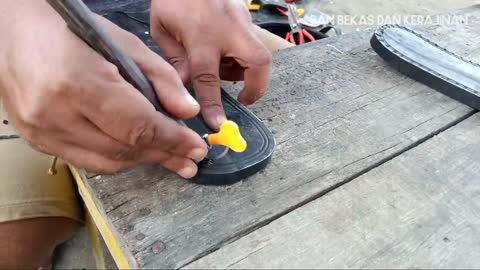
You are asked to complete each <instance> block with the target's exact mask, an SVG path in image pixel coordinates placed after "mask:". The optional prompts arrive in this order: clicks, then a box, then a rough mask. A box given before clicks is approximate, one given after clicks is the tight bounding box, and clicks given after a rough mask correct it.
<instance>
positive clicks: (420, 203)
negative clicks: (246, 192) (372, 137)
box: [188, 114, 480, 269]
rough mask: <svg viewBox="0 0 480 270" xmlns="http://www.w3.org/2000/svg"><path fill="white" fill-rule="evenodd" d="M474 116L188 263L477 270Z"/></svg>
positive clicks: (479, 126) (479, 219) (478, 161)
mask: <svg viewBox="0 0 480 270" xmlns="http://www.w3.org/2000/svg"><path fill="white" fill-rule="evenodd" d="M479 134H480V114H476V115H475V116H473V117H471V118H469V119H467V120H466V121H463V122H462V123H460V124H459V125H457V126H455V127H453V128H451V129H449V130H447V131H445V132H444V133H441V134H440V135H439V136H437V137H435V138H433V139H431V140H428V141H427V142H426V143H424V144H422V145H420V146H418V147H416V148H414V149H413V150H411V151H408V152H406V153H404V154H402V155H401V156H399V157H397V158H395V159H393V160H391V161H389V162H387V163H385V164H383V165H382V166H380V167H378V168H376V169H374V170H372V171H370V172H369V173H367V174H365V175H363V176H361V177H359V178H358V179H355V181H352V182H350V183H348V184H346V185H344V186H342V187H340V188H338V189H336V190H334V191H332V192H331V193H329V194H327V195H326V196H323V197H321V198H319V199H318V200H316V201H314V202H312V203H310V204H308V205H305V206H303V207H301V208H299V209H297V210H295V211H293V212H291V213H290V214H288V215H286V216H284V217H282V218H280V219H278V220H276V221H274V222H272V223H271V224H269V225H267V226H265V227H263V228H261V229H259V230H257V231H255V232H253V233H251V234H249V235H247V236H246V237H244V238H242V239H240V240H238V241H236V242H234V243H232V244H230V245H228V246H225V247H224V248H222V249H220V250H219V251H217V252H215V253H212V254H211V255H208V256H207V257H205V258H203V259H201V260H199V261H197V262H195V263H193V264H191V265H189V266H188V268H192V269H212V268H221V269H224V268H236V269H246V268H254V269H258V268H269V269H275V268H303V269H310V268H327V269H338V268H367V269H372V268H382V269H390V268H395V269H411V268H414V269H438V268H442V269H453V268H455V269H459V268H461V269H478V268H480V136H479Z"/></svg>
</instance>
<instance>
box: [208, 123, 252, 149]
mask: <svg viewBox="0 0 480 270" xmlns="http://www.w3.org/2000/svg"><path fill="white" fill-rule="evenodd" d="M207 140H208V143H209V144H210V145H223V146H226V147H228V148H230V149H232V150H233V151H235V152H244V151H245V150H246V149H247V141H245V139H244V138H243V137H242V134H240V129H239V128H238V125H237V124H236V123H235V122H233V121H230V120H227V121H225V122H223V124H222V125H221V126H220V132H218V133H214V134H210V135H208V138H207Z"/></svg>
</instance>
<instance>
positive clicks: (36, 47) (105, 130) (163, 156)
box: [0, 1, 207, 178]
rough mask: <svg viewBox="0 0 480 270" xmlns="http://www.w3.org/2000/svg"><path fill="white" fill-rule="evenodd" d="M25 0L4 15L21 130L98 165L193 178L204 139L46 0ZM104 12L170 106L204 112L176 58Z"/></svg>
mask: <svg viewBox="0 0 480 270" xmlns="http://www.w3.org/2000/svg"><path fill="white" fill-rule="evenodd" d="M12 2H15V1H12ZM19 2H22V1H19ZM22 3H23V4H24V6H23V7H22V12H24V13H23V14H22V16H18V17H17V18H16V20H12V23H13V24H9V25H5V24H6V23H5V21H4V22H3V23H5V24H3V23H2V22H0V28H2V29H1V30H2V32H3V33H0V35H5V36H4V38H2V44H0V74H1V75H0V94H1V95H2V97H3V98H4V102H5V107H6V109H7V111H8V113H9V116H10V118H11V120H12V122H13V124H14V126H15V127H16V128H17V130H18V131H19V132H20V134H21V135H22V136H23V137H24V138H25V139H26V140H27V141H28V142H29V143H30V144H31V145H32V146H33V147H34V148H36V149H37V150H39V151H42V152H45V153H48V154H52V155H55V156H58V157H60V158H63V159H65V160H66V161H68V162H71V163H72V164H74V165H76V166H79V167H82V168H85V169H87V170H90V171H94V172H102V173H111V172H117V171H119V170H122V169H125V168H127V167H130V166H133V165H136V164H139V163H159V164H161V165H163V166H164V167H166V168H168V169H170V170H172V171H174V172H176V173H178V174H179V175H181V176H183V177H185V178H191V177H193V176H194V175H195V174H196V172H197V165H196V164H195V162H194V161H193V160H197V161H198V160H201V159H203V158H204V157H205V155H206V153H207V146H206V144H205V142H204V141H203V140H202V138H201V137H200V136H199V135H198V134H196V133H195V132H193V131H192V130H190V129H188V128H186V127H182V126H180V125H179V124H177V123H176V122H175V121H174V120H172V119H170V118H167V117H165V116H163V115H161V114H160V113H158V112H156V111H155V109H154V107H153V106H152V105H151V104H150V103H149V102H148V101H147V99H146V98H145V97H143V96H142V95H141V94H140V93H139V92H138V91H137V90H136V89H134V88H133V87H132V86H131V85H130V84H128V83H127V82H126V81H125V80H124V79H123V78H122V77H121V76H120V74H119V72H118V69H117V68H116V67H115V66H114V65H112V64H111V63H109V62H107V61H106V60H105V59H104V58H103V57H101V56H100V55H99V54H97V53H96V52H95V51H93V50H92V49H91V48H90V47H88V46H87V45H86V44H85V43H84V42H83V41H81V40H80V39H79V38H78V37H76V36H75V35H74V34H73V33H72V32H71V31H70V30H69V29H68V28H67V26H66V24H65V23H64V22H63V20H62V19H61V18H60V16H58V15H57V14H56V13H55V12H54V11H53V9H51V8H50V7H49V6H48V5H47V4H46V3H45V1H23V2H22ZM0 11H1V10H0ZM98 19H99V20H100V21H101V23H102V24H103V25H104V26H105V27H106V28H107V29H108V32H109V33H110V34H111V35H112V36H113V38H114V39H115V40H116V41H117V42H118V44H119V45H120V46H121V47H122V48H123V49H124V50H125V52H126V53H127V54H129V55H130V56H131V57H132V58H133V59H134V61H135V62H136V63H137V64H138V65H139V66H140V68H141V69H142V70H143V71H144V73H145V74H146V76H147V77H148V78H149V79H150V80H151V81H152V83H153V85H154V87H155V90H156V92H157V95H158V97H159V99H160V101H161V102H162V104H163V106H164V107H165V108H166V110H168V111H169V112H170V113H171V114H172V115H174V116H176V117H178V118H189V117H192V116H194V115H196V114H197V113H198V112H199V110H200V108H199V105H198V103H197V102H196V101H195V100H194V99H193V98H192V97H191V96H190V95H189V94H188V92H187V90H186V89H185V87H184V86H183V84H182V81H181V79H180V77H179V76H178V74H177V72H176V71H175V69H174V68H173V67H171V65H169V64H168V63H167V62H165V61H163V60H162V59H161V58H160V57H159V56H158V55H156V54H155V53H153V52H152V51H151V50H149V49H148V48H147V47H146V46H145V45H144V44H143V43H142V42H141V41H140V40H139V39H137V38H136V37H134V36H133V35H132V34H130V33H128V32H125V31H123V30H121V29H120V28H118V27H116V26H115V25H113V24H112V23H110V22H109V21H107V20H105V19H103V18H100V17H98ZM9 29H10V30H9ZM19 29H21V31H16V30H19Z"/></svg>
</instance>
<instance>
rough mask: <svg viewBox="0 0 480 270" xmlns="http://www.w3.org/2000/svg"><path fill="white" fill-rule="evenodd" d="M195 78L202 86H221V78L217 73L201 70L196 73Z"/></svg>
mask: <svg viewBox="0 0 480 270" xmlns="http://www.w3.org/2000/svg"><path fill="white" fill-rule="evenodd" d="M193 80H194V81H195V82H197V83H199V84H201V85H202V86H208V87H215V88H219V87H220V78H219V76H218V75H216V74H212V73H208V72H199V73H194V75H193Z"/></svg>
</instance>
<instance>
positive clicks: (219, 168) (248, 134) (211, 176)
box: [101, 1, 275, 185]
mask: <svg viewBox="0 0 480 270" xmlns="http://www.w3.org/2000/svg"><path fill="white" fill-rule="evenodd" d="M124 2H125V1H124ZM144 2H145V1H137V2H131V3H129V4H128V5H126V6H123V8H122V10H121V11H119V10H116V9H113V10H112V11H110V12H108V11H105V10H102V12H101V14H103V15H104V16H105V17H106V18H108V19H110V20H111V21H112V22H114V23H116V24H117V25H118V26H120V27H121V28H123V29H125V30H127V31H129V32H131V33H133V34H135V35H136V36H137V37H139V38H140V39H141V40H142V41H143V42H144V43H145V44H146V45H147V46H148V47H149V48H150V49H152V50H153V51H155V52H157V53H158V54H159V55H162V54H161V53H162V52H161V51H160V48H158V46H157V45H156V43H155V42H154V41H153V39H152V37H151V35H150V26H149V17H150V15H149V13H150V12H149V9H148V6H147V5H145V3H144ZM221 93H222V104H223V107H224V110H225V114H226V115H227V118H228V119H229V120H232V121H234V122H235V123H237V124H238V126H239V127H240V132H241V133H242V136H243V137H244V138H245V140H246V141H247V143H248V147H247V150H246V151H245V152H243V153H235V152H233V151H229V152H228V153H227V154H226V155H225V156H223V157H222V158H220V159H215V157H216V156H219V155H222V152H223V151H224V150H225V148H224V147H222V146H213V148H212V149H210V151H209V154H208V156H207V159H205V160H203V161H202V162H200V163H199V164H198V174H197V176H196V177H195V178H194V179H193V181H195V182H196V183H198V184H203V185H229V184H233V183H235V182H237V181H240V180H242V179H245V178H247V177H249V176H252V175H254V174H256V173H257V172H259V171H260V170H262V169H264V168H265V167H266V166H267V165H268V163H269V162H270V160H271V157H272V154H273V151H274V148H275V139H274V137H273V134H272V133H271V131H270V130H269V129H268V128H267V127H266V126H265V125H264V124H263V123H262V121H260V119H258V118H257V117H256V116H255V115H254V114H253V113H252V112H251V111H250V110H248V109H247V108H246V107H245V106H243V105H242V104H240V103H239V102H238V101H237V100H236V99H234V98H233V97H231V96H230V95H229V94H228V93H227V92H225V91H224V90H223V89H222V90H221ZM185 124H186V125H187V126H188V127H189V128H191V129H192V130H194V131H196V132H197V133H198V134H199V135H200V136H203V135H204V134H210V133H213V131H212V130H211V129H210V128H209V127H208V125H207V124H206V123H205V121H204V120H203V118H202V117H201V116H200V115H199V116H197V117H195V118H192V119H188V120H185ZM166 132H168V131H166Z"/></svg>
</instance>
